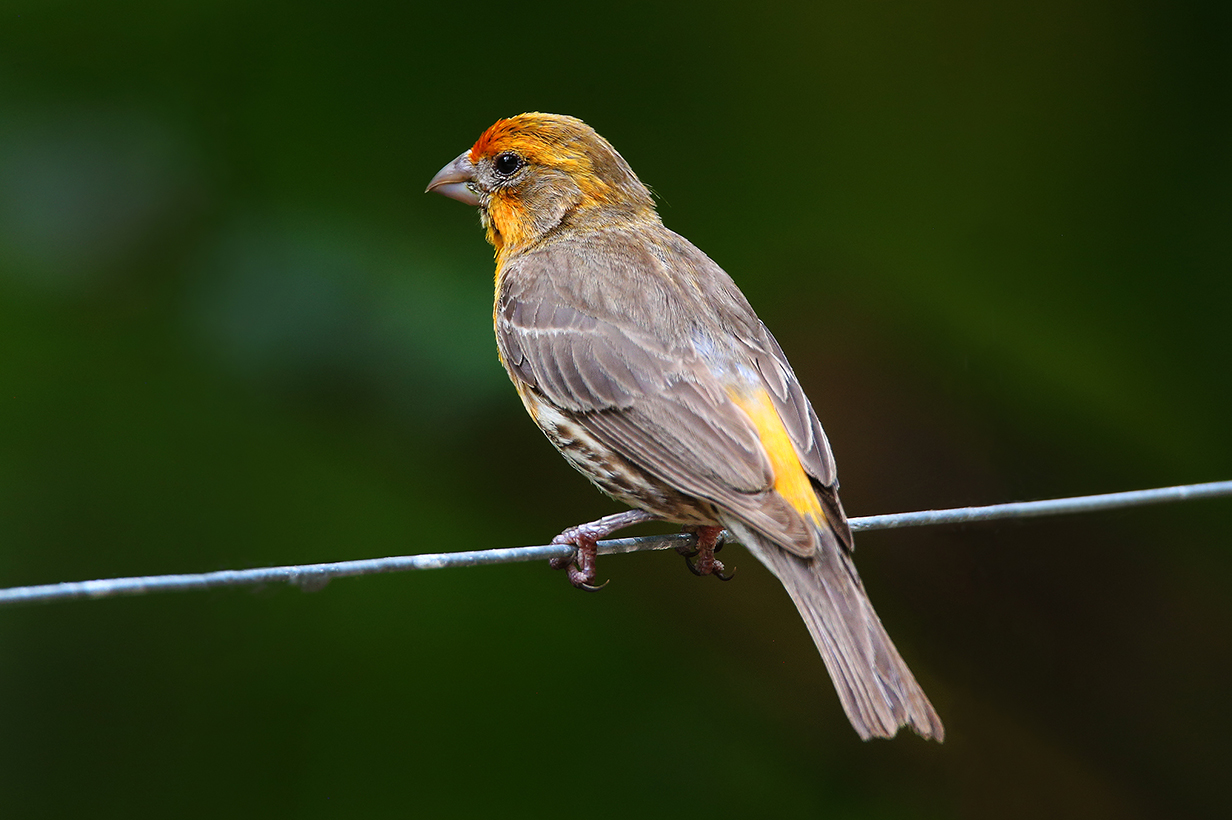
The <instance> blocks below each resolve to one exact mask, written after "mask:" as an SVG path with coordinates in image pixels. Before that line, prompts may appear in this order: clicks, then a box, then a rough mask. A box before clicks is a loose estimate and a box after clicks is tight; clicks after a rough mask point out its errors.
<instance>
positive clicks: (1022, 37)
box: [0, 0, 1232, 818]
mask: <svg viewBox="0 0 1232 820" xmlns="http://www.w3.org/2000/svg"><path fill="white" fill-rule="evenodd" d="M1229 8H1230V7H1229V5H1228V4H1227V3H1222V2H1221V3H1215V2H1212V3H1209V4H1207V5H1201V4H1191V3H1154V4H1152V3H1119V4H1109V3H1099V2H1093V1H1092V0H1076V1H1075V0H1066V1H1065V2H1058V1H1057V0H1043V1H1042V2H1013V3H977V2H967V3H963V2H945V3H939V2H926V3H915V2H900V3H877V4H871V3H870V4H837V3H814V2H796V3H781V4H780V3H773V2H771V3H760V4H749V5H746V4H741V5H736V6H722V5H715V4H713V3H705V4H696V5H692V6H686V5H674V4H666V3H631V4H627V5H605V6H601V5H598V4H594V5H585V4H561V5H557V6H537V5H526V4H499V3H494V4H489V3H482V2H479V3H465V4H461V3H451V4H444V3H441V4H435V5H433V4H426V3H421V4H413V3H372V2H352V3H335V4H322V3H307V2H295V3H291V2H287V3H282V4H273V3H263V4H252V3H246V2H245V3H241V2H197V3H167V2H165V0H164V2H125V1H124V0H116V2H108V3H98V2H91V3H86V2H72V1H71V0H63V1H62V2H50V1H48V2H25V3H23V2H13V3H6V4H5V5H4V8H3V10H2V11H0V586H15V585H21V584H34V583H49V582H55V581H66V580H81V579H86V578H97V577H108V576H118V575H130V574H154V573H165V572H194V571H207V570H214V569H224V568H240V567H250V566H264V565H273V564H283V563H300V562H310V561H323V560H341V559H348V558H363V557H376V556H382V555H390V554H403V553H411V552H420V551H439V550H459V549H481V548H487V547H498V546H513V545H523V544H538V543H545V542H546V541H547V540H548V539H550V538H551V536H552V535H554V534H555V533H556V532H558V531H559V530H561V529H562V528H564V527H565V526H566V525H569V524H572V523H576V522H578V521H582V520H587V519H589V518H593V517H596V516H598V515H602V514H605V513H607V512H611V511H614V510H615V509H616V507H615V506H614V505H613V504H612V502H610V501H608V500H607V499H605V498H603V497H602V496H600V495H599V494H598V493H597V492H595V491H594V490H593V489H592V488H591V487H590V486H589V485H588V484H587V483H586V482H585V481H583V480H582V479H581V478H580V477H579V476H577V475H576V474H575V473H574V472H573V471H572V470H570V469H569V468H568V467H567V466H566V465H565V464H564V462H563V461H561V460H560V459H559V457H558V456H557V455H556V454H555V453H554V452H553V451H552V450H551V448H550V447H549V446H548V445H547V443H546V442H545V441H543V439H542V436H541V435H540V434H539V433H538V432H537V431H536V430H535V429H534V427H533V425H531V424H530V423H529V422H528V420H527V419H526V418H524V413H523V411H522V409H521V407H520V405H519V402H518V400H517V398H516V396H515V394H514V392H513V390H512V389H511V388H510V387H509V385H508V384H507V381H506V379H505V376H504V374H503V373H502V371H501V369H500V367H499V365H498V364H497V362H496V357H495V349H494V344H493V341H492V333H491V326H490V306H491V301H490V300H491V277H492V260H491V249H490V248H489V247H488V246H487V245H486V244H485V243H484V242H483V240H482V236H481V233H480V231H479V229H478V225H477V219H476V217H475V214H474V212H473V211H471V210H470V209H467V208H464V207H462V206H460V205H459V204H458V203H455V202H452V201H448V200H445V199H442V198H440V197H428V196H424V195H422V193H421V191H422V190H423V187H424V185H425V184H426V183H427V181H428V179H429V178H430V177H431V176H432V174H433V173H434V172H435V171H436V170H437V169H438V168H440V167H441V166H442V165H443V164H445V163H446V162H447V161H449V160H451V159H452V158H453V157H455V156H456V155H457V154H458V153H459V152H460V151H461V150H463V149H465V148H467V147H468V146H469V145H470V144H471V142H473V141H474V139H475V138H476V137H477V136H478V135H479V133H480V132H481V131H482V130H483V129H484V128H485V127H486V126H488V125H489V124H491V123H492V122H493V121H494V120H496V119H497V118H498V117H502V116H508V115H511V114H514V113H518V112H520V111H524V110H543V111H554V112H561V113H569V114H573V115H576V116H579V117H582V118H583V119H585V120H586V121H587V122H589V123H590V124H591V125H593V126H595V128H596V129H598V131H599V132H600V133H602V134H603V135H604V136H606V137H607V138H608V139H610V140H611V141H612V142H613V143H614V144H615V145H616V146H617V148H618V149H619V150H620V151H621V152H622V153H623V154H624V156H625V157H626V159H628V160H629V162H630V163H631V164H632V165H633V167H634V168H635V169H636V170H637V171H638V173H639V174H640V175H641V177H642V178H643V179H644V180H645V181H646V182H648V183H649V184H650V185H652V186H653V187H654V189H655V190H656V192H657V193H658V194H659V196H660V197H661V212H662V214H663V218H664V221H665V222H666V223H667V225H668V226H669V227H671V228H673V229H675V230H677V231H679V232H680V233H682V234H684V235H685V236H687V237H688V238H690V239H691V240H692V241H693V242H695V243H696V244H697V245H699V246H700V247H701V248H702V249H703V250H705V251H707V252H708V253H709V254H710V255H711V256H712V257H713V258H714V259H715V260H716V261H718V262H719V263H720V264H721V265H722V266H723V267H724V268H725V269H726V270H727V271H729V272H730V273H731V274H732V275H733V276H734V277H735V279H736V280H737V282H739V283H740V285H741V286H742V287H743V288H744V290H745V292H746V294H747V295H748V296H749V298H750V300H751V301H752V302H753V304H754V305H755V306H756V307H757V309H758V311H759V313H760V315H761V316H762V318H763V319H764V320H765V321H766V323H767V324H768V325H769V326H770V327H771V328H772V329H774V331H775V333H776V334H777V336H778V338H779V341H780V342H781V343H782V346H783V347H784V348H785V349H786V351H787V353H788V355H789V356H790V358H791V360H792V362H793V364H794V365H795V369H796V371H797V373H798V374H799V376H800V378H801V380H802V381H803V383H804V385H805V388H806V390H807V391H808V392H809V394H810V396H811V397H812V399H813V402H814V404H815V405H816V406H817V409H818V412H819V414H820V416H821V418H822V420H823V422H824V423H825V425H826V429H827V431H828V432H829V435H830V439H831V441H832V443H833V446H834V450H835V453H836V456H837V459H838V464H839V470H840V476H841V477H842V480H843V493H844V495H843V497H844V501H845V504H846V507H847V510H848V512H849V513H850V514H852V515H865V514H872V513H879V512H891V511H901V510H911V509H923V508H938V507H947V506H955V505H963V504H981V503H994V502H1000V501H1009V500H1023V499H1032V498H1047V497H1056V496H1064V495H1071V494H1085V493H1095V492H1108V491H1114V490H1126V489H1138V488H1145V487H1154V486H1162V485H1168V484H1175V483H1189V482H1197V481H1209V480H1217V479H1229V478H1232V425H1230V424H1229V420H1230V419H1232V339H1230V331H1229V327H1230V315H1229V314H1230V312H1232V288H1230V286H1229V271H1230V270H1232V264H1230V263H1232V251H1230V247H1232V243H1230V242H1229V237H1230V235H1232V230H1230V229H1232V128H1230V119H1229V112H1230V111H1232V106H1230V105H1229V93H1228V78H1229V76H1232V71H1230V69H1232V66H1230V65H1229V63H1230V62H1232V58H1230V55H1232V38H1230V36H1229V35H1230V33H1232V15H1230V12H1229ZM1230 517H1232V503H1229V502H1228V501H1209V502H1201V503H1194V504H1190V505H1183V506H1172V507H1160V508H1150V509H1139V510H1130V511H1124V512H1118V513H1109V514H1100V515H1086V516H1080V517H1073V518H1064V519H1050V520H1039V521H1032V522H1025V523H1000V524H996V525H978V526H976V525H972V526H967V527H961V528H947V529H936V530H906V531H900V532H893V533H884V532H882V533H870V534H866V535H863V536H861V537H860V538H859V544H860V551H859V553H858V559H859V563H860V568H861V571H862V573H863V575H864V578H865V581H866V583H867V586H868V588H869V591H870V593H871V595H872V597H873V600H874V601H875V602H876V604H877V607H878V610H879V612H880V613H881V616H882V619H883V620H884V621H885V623H886V625H887V627H888V629H889V631H890V633H891V634H892V635H893V636H894V637H895V640H896V641H897V643H898V645H899V647H900V649H901V650H902V652H903V654H904V655H905V657H906V658H907V660H908V661H909V662H910V664H911V666H912V668H913V669H914V670H915V672H916V674H917V676H918V677H919V678H920V680H921V682H922V683H923V685H924V687H925V689H926V690H927V691H928V693H929V694H930V696H931V697H932V700H933V702H934V703H935V704H936V706H937V708H938V710H939V712H940V713H941V715H942V717H943V719H944V720H945V723H946V727H947V730H948V740H947V741H946V743H945V744H944V745H943V746H937V745H935V744H926V743H924V742H922V741H920V740H918V739H916V738H914V737H907V736H904V737H900V738H899V739H897V740H895V741H892V742H885V741H881V742H872V743H862V742H860V741H859V740H858V738H857V737H856V735H855V733H854V732H853V731H852V730H851V728H850V727H849V725H848V723H847V721H846V719H845V717H844V716H843V713H842V711H841V709H840V708H839V706H838V703H837V699H836V698H835V696H834V694H833V691H832V689H831V686H830V683H829V681H828V679H827V677H826V673H825V670H824V668H823V666H822V664H821V661H820V658H819V657H818V656H817V654H816V652H815V650H814V649H813V647H812V645H811V643H810V641H809V639H808V636H807V634H806V632H805V630H804V628H803V626H802V625H801V623H800V621H799V619H798V617H797V616H796V614H795V611H794V609H793V608H792V606H791V604H790V602H789V601H788V599H787V597H786V596H785V595H784V594H783V593H782V591H781V590H780V589H778V588H777V587H776V585H775V583H774V582H773V581H772V579H770V577H769V576H768V574H767V573H766V572H765V571H764V570H763V569H762V568H761V567H760V566H758V565H757V564H756V562H755V561H754V560H753V559H752V558H751V557H750V556H748V555H747V554H746V553H744V552H743V551H742V550H740V549H739V548H733V554H732V555H731V557H728V556H727V555H726V554H725V556H724V557H725V558H726V559H727V560H728V562H729V565H730V564H735V566H736V567H737V568H738V576H737V579H736V580H735V581H733V582H732V583H730V584H719V583H717V582H714V581H711V580H710V579H697V578H694V577H693V576H691V575H690V574H688V573H687V572H686V571H685V569H684V567H683V565H682V563H681V561H680V559H679V558H678V557H675V556H672V555H665V554H653V555H634V556H626V557H618V558H609V559H605V560H603V561H602V562H601V564H600V577H601V578H610V579H612V583H611V584H610V586H609V587H608V588H607V589H605V590H604V591H603V592H602V593H601V594H598V595H583V594H580V593H577V592H575V591H574V590H573V589H571V588H570V587H569V585H568V583H567V582H566V580H565V579H564V578H563V577H562V575H561V574H560V573H554V572H552V571H550V570H549V569H548V568H547V566H546V565H545V564H542V563H537V564H528V565H512V566H499V567H487V568H479V569H466V570H449V571H441V572H432V573H416V574H404V575H394V576H381V577H371V578H362V579H348V580H339V581H335V582H334V583H333V584H331V585H330V586H329V587H328V588H327V589H325V590H324V591H321V592H318V593H315V594H305V593H303V592H301V591H299V590H296V589H293V588H285V587H269V588H266V589H262V590H259V591H256V592H252V591H224V592H214V593H190V594H183V595H164V596H157V597H150V598H133V599H124V600H113V601H97V602H73V603H66V604H57V605H49V606H41V607H27V608H16V609H6V610H0V814H2V815H3V816H4V817H6V818H7V817H14V818H19V817H20V818H25V817H70V816H82V815H86V814H89V815H92V816H164V817H219V816H252V817H282V816H286V817H320V816H338V817H376V816H381V817H385V816H423V817H445V816H468V815H471V816H475V815H481V814H482V815H487V816H499V817H552V816H595V817H599V816H610V817H629V816H639V817H660V816H661V817H689V816H707V817H751V816H779V815H782V816H793V817H805V816H841V817H857V818H862V817H870V818H872V817H884V818H894V817H969V818H986V817H1066V816H1072V817H1084V818H1098V817H1118V818H1121V817H1152V816H1170V817H1179V816H1185V817H1198V816H1204V815H1207V816H1209V815H1217V814H1219V813H1220V812H1221V811H1223V810H1226V807H1227V793H1226V786H1225V785H1224V781H1223V778H1224V777H1226V776H1227V763H1228V760H1229V759H1230V758H1232V746H1230V741H1229V737H1230V736H1232V708H1230V706H1229V694H1230V692H1229V678H1230V675H1232V596H1230V595H1229V587H1230V584H1232V562H1230V560H1229V556H1230V550H1229V537H1228V535H1227V526H1228V521H1229V518H1230ZM1221 807H1222V808H1221Z"/></svg>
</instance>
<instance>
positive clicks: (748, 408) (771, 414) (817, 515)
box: [730, 390, 826, 524]
mask: <svg viewBox="0 0 1232 820" xmlns="http://www.w3.org/2000/svg"><path fill="white" fill-rule="evenodd" d="M730 395H731V397H732V400H733V401H735V402H736V404H737V405H738V406H739V407H740V409H741V410H743V411H744V412H745V414H746V415H747V416H748V417H749V421H751V422H753V426H754V427H755V428H756V429H757V437H758V438H759V439H761V446H762V447H764V448H765V450H766V455H767V456H769V457H770V466H771V467H772V468H773V469H774V489H775V492H777V493H778V494H779V495H781V496H783V498H785V499H786V500H787V503H788V504H790V505H791V506H792V507H794V508H795V509H796V511H797V512H799V513H800V514H801V515H803V516H804V517H805V518H811V519H813V521H815V522H816V523H818V524H823V523H825V520H826V514H825V512H823V511H822V509H821V502H820V501H818V500H817V493H816V492H814V490H813V485H812V484H810V483H809V477H808V474H807V473H805V472H804V467H803V466H802V465H801V464H800V456H798V455H797V454H796V448H795V445H793V444H792V443H791V436H789V435H787V428H786V427H784V426H783V419H782V418H780V417H779V414H778V411H777V410H775V409H774V402H773V401H772V400H771V399H770V394H769V393H767V392H766V391H765V390H758V391H757V392H755V393H753V394H752V395H747V394H743V393H737V392H735V391H732V392H731V394H730Z"/></svg>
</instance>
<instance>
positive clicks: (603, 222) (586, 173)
mask: <svg viewBox="0 0 1232 820" xmlns="http://www.w3.org/2000/svg"><path fill="white" fill-rule="evenodd" d="M428 190H429V191H436V192H438V193H442V194H444V195H445V196H449V197H452V198H454V199H457V200H460V201H462V202H465V203H467V204H468V205H477V206H479V211H480V217H481V218H482V220H483V224H484V227H485V228H486V229H487V232H488V241H489V242H491V243H492V244H493V245H494V246H495V247H496V251H497V254H498V255H499V256H501V257H503V256H505V255H506V254H508V253H512V252H516V251H520V250H524V249H527V248H530V247H533V246H534V245H536V244H537V243H539V242H541V241H544V240H548V239H550V238H551V237H553V236H555V235H557V234H561V233H564V232H569V231H584V230H589V229H594V228H598V227H605V226H611V225H616V224H621V223H625V222H628V221H636V220H645V219H650V220H657V219H658V216H657V215H656V214H655V210H654V201H653V200H652V199H651V196H650V191H649V190H648V189H647V188H646V186H645V185H643V184H642V182H641V180H639V179H638V178H637V174H635V173H633V169H632V168H630V167H629V164H628V163H627V162H625V160H624V157H622V156H621V155H620V154H618V153H617V152H616V149H615V148H613V147H612V146H611V144H610V143H608V141H607V140H605V139H604V138H603V137H601V136H599V135H598V134H596V133H595V130H594V129H593V128H591V127H590V126H589V125H587V124H586V123H584V122H582V121H581V120H579V119H577V118H575V117H566V116H562V115H560V114H538V113H531V114H519V115H518V116H516V117H510V118H509V119H507V120H497V121H496V124H495V125H493V126H492V127H491V128H489V129H488V130H487V131H484V132H483V134H482V135H481V136H480V137H479V140H478V141H477V142H476V143H475V144H474V146H472V147H471V149H470V150H468V151H465V152H463V154H462V155H461V156H459V157H458V158H457V159H456V160H454V161H453V162H451V163H450V164H449V165H446V166H445V167H444V168H442V169H441V171H440V173H438V174H437V175H436V176H435V177H433V178H432V182H431V183H429V184H428Z"/></svg>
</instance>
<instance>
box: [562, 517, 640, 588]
mask: <svg viewBox="0 0 1232 820" xmlns="http://www.w3.org/2000/svg"><path fill="white" fill-rule="evenodd" d="M656 520H658V517H657V516H654V515H651V514H650V513H648V512H646V511H645V510H625V511H624V512H619V513H614V514H612V515H605V516H603V517H602V518H600V519H599V520H598V521H590V522H587V523H585V524H578V525H577V526H575V527H570V528H569V529H567V530H565V531H564V532H562V533H561V534H560V535H558V536H556V537H555V538H553V539H552V543H553V544H568V545H570V546H572V547H575V548H576V550H575V552H574V554H573V555H570V556H566V557H564V558H552V559H550V560H549V562H548V563H550V564H551V566H552V569H568V570H569V583H571V584H573V585H574V586H575V587H577V588H578V589H584V590H586V591H587V592H594V591H596V590H600V589H603V588H604V587H605V586H607V581H604V582H603V583H602V584H599V585H598V586H595V583H594V582H595V556H597V555H598V550H599V547H598V543H597V542H598V541H599V539H600V538H606V537H607V536H609V535H611V534H612V533H614V532H616V530H623V529H624V528H625V527H632V526H633V525H634V524H642V523H645V522H646V521H656Z"/></svg>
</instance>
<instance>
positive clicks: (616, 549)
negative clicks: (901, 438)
mask: <svg viewBox="0 0 1232 820" xmlns="http://www.w3.org/2000/svg"><path fill="white" fill-rule="evenodd" d="M1228 495H1232V481H1213V482H1210V483H1208V484H1187V485H1183V486H1179V487H1162V488H1159V489H1154V490H1136V491H1133V492H1125V493H1107V494H1105V495H1086V496H1079V497H1076V498H1056V499H1050V500H1047V501H1019V502H1015V503H1011V504H993V505H991V506H987V507H959V508H957V509H950V510H924V511H921V512H909V513H892V514H889V515H869V516H863V517H859V518H852V519H850V524H851V529H852V530H854V531H856V532H863V531H865V530H888V529H898V528H901V527H922V526H930V525H936V524H963V523H969V522H972V521H992V520H997V519H1004V518H1034V517H1038V516H1043V515H1061V514H1066V513H1081V512H1095V511H1098V510H1110V509H1116V508H1119V507H1138V506H1142V505H1146V504H1165V503H1171V502H1175V501H1189V500H1194V499H1200V498H1215V497H1219V496H1228ZM693 540H694V537H693V536H692V535H688V534H683V533H678V534H675V535H652V536H644V537H638V538H614V539H611V540H608V541H600V542H599V554H600V555H614V554H618V553H626V552H642V551H646V550H666V549H673V548H675V547H678V546H687V545H688V544H690V543H692V542H693ZM572 553H573V547H570V546H561V545H547V546H540V547H510V548H505V549H491V550H472V551H469V552H442V553H426V554H423V555H399V556H393V557H390V558H368V559H364V560H359V561H337V562H334V563H328V564H298V565H293V566H285V567H262V568H257V569H239V570H222V571H219V572H203V573H196V574H189V575H149V576H142V577H135V578H105V579H101V580H98V581H74V582H66V583H61V584H45V585H42V586H25V587H11V588H9V589H0V606H12V605H18V604H34V603H50V602H53V601H68V600H73V599H76V598H92V599H93V598H114V597H119V596H123V595H148V594H150V593H154V592H186V591H189V590H199V589H216V588H219V587H236V586H255V585H257V584H268V583H275V582H278V583H288V584H294V585H296V586H298V587H300V588H301V589H304V590H308V591H314V590H318V589H322V588H324V587H325V585H326V584H328V583H329V582H330V581H331V580H333V579H334V578H345V577H348V576H353V575H376V574H378V573H382V572H406V571H408V570H415V569H443V568H445V567H475V566H481V565H484V564H511V563H516V562H519V561H541V560H546V559H548V558H557V557H562V558H563V557H566V556H569V555H571V554H572Z"/></svg>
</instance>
